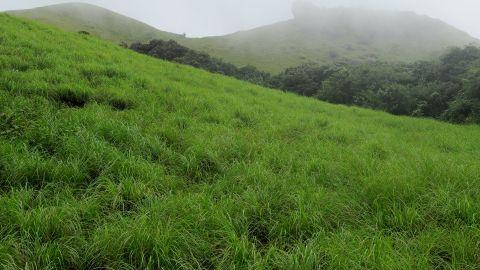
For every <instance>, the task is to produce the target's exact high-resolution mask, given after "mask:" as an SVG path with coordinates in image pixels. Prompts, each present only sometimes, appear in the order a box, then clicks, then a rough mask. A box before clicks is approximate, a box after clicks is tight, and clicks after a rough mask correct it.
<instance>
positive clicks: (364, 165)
mask: <svg viewBox="0 0 480 270" xmlns="http://www.w3.org/2000/svg"><path fill="white" fill-rule="evenodd" d="M478 138H480V128H479V127H478V126H454V125H450V124H445V123H439V122H435V121H431V120H422V119H411V118H407V117H394V116H391V115H388V114H385V113H380V112H374V111H369V110H363V109H358V108H348V107H343V106H334V105H329V104H326V103H322V102H319V101H316V100H313V99H308V98H302V97H298V96H295V95H291V94H285V93H282V92H280V91H276V90H271V89H264V88H260V87H257V86H254V85H250V84H247V83H243V82H240V81H236V80H233V79H230V78H226V77H222V76H217V75H212V74H209V73H206V72H203V71H199V70H195V69H193V68H189V67H186V66H180V65H175V64H171V63H167V62H162V61H159V60H156V59H153V58H149V57H146V56H142V55H138V54H136V53H134V52H131V51H129V50H125V49H122V48H120V47H119V46H117V45H115V44H110V43H106V42H103V41H100V40H97V39H95V38H93V37H89V36H82V35H78V34H73V33H63V32H59V31H57V30H55V29H52V28H49V27H46V26H43V25H38V24H36V23H31V22H28V21H23V20H20V19H16V18H13V17H10V16H8V15H0V268H1V269H18V268H23V269H105V268H108V269H160V268H163V269H215V268H217V269H272V268H273V269H323V268H325V269H359V268H368V269H434V268H435V269H441V268H447V269H476V268H478V267H479V265H480V246H479V242H480V230H479V229H480V223H479V219H478V218H479V213H480V200H479V199H480V198H479V194H480V185H479V184H480V183H479V181H480V160H479V159H478V157H479V155H480V141H479V140H478Z"/></svg>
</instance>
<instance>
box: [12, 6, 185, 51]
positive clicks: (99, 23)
mask: <svg viewBox="0 0 480 270" xmlns="http://www.w3.org/2000/svg"><path fill="white" fill-rule="evenodd" d="M9 13H11V14H13V15H16V16H21V17H26V18H30V19H34V20H38V21H41V22H44V23H48V24H52V25H55V26H57V27H60V28H62V29H64V30H68V31H73V32H78V31H87V32H89V33H91V34H92V35H95V36H97V37H100V38H103V39H106V40H110V41H113V42H116V43H120V42H126V43H128V44H130V43H133V42H146V41H149V40H152V39H165V40H169V39H177V38H180V35H176V34H172V33H168V32H164V31H160V30H158V29H156V28H154V27H152V26H150V25H147V24H145V23H142V22H139V21H137V20H135V19H132V18H129V17H127V16H124V15H121V14H118V13H115V12H113V11H110V10H108V9H104V8H101V7H99V6H95V5H90V4H86V3H65V4H57V5H51V6H45V7H39V8H34V9H26V10H16V11H9Z"/></svg>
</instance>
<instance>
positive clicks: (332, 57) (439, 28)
mask: <svg viewBox="0 0 480 270" xmlns="http://www.w3.org/2000/svg"><path fill="white" fill-rule="evenodd" d="M292 12H293V14H294V18H293V19H291V20H288V21H284V22H279V23H275V24H272V25H268V26H263V27H259V28H256V29H252V30H248V31H241V32H237V33H233V34H230V35H226V36H218V37H206V38H184V37H183V36H180V35H176V34H172V33H168V32H164V31H160V30H158V29H155V28H153V27H151V26H148V25H146V24H144V23H141V22H139V21H136V20H133V19H131V18H128V17H125V16H123V15H119V14H117V13H114V12H111V11H109V10H106V9H103V8H100V7H96V6H92V5H87V4H80V3H73V4H61V5H55V6H48V7H43V8H37V9H31V10H24V11H14V12H12V13H13V14H16V15H21V16H25V17H28V18H32V19H36V20H40V21H43V22H46V23H50V24H54V25H56V26H58V27H61V28H64V29H67V30H71V31H80V30H85V31H88V32H90V33H92V34H94V35H97V36H99V37H102V38H104V39H108V40H111V41H114V42H122V41H124V42H127V43H131V42H135V41H141V42H143V41H147V40H150V39H174V40H176V41H177V42H179V43H181V44H182V45H185V46H187V47H190V48H192V49H195V50H199V51H203V52H206V53H208V54H210V55H212V56H215V57H218V58H221V59H223V60H225V61H227V62H231V63H233V64H236V65H239V66H244V65H249V64H250V65H254V66H256V67H258V68H259V69H262V70H264V71H269V72H273V73H278V72H280V71H282V70H284V69H285V68H288V67H292V66H297V65H299V64H302V63H306V62H316V63H320V64H328V63H332V62H338V61H342V62H361V61H373V60H384V61H404V62H409V61H414V60H427V59H431V58H433V57H436V56H438V55H440V54H441V53H442V52H443V51H444V50H445V49H446V48H448V47H451V46H463V45H467V44H470V43H476V42H478V40H477V39H475V38H473V37H471V36H469V35H468V34H467V33H465V32H463V31H460V30H458V29H456V28H454V27H452V26H450V25H448V24H446V23H444V22H442V21H440V20H437V19H432V18H430V17H427V16H420V15H417V14H415V13H413V12H396V11H381V10H364V9H353V8H321V7H317V6H315V5H313V4H310V3H308V2H297V3H296V4H294V5H293V7H292Z"/></svg>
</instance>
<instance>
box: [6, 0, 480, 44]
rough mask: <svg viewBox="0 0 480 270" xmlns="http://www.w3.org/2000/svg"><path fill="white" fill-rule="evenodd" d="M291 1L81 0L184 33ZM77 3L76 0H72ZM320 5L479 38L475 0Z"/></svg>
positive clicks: (282, 13) (247, 21)
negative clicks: (437, 25) (438, 25)
mask: <svg viewBox="0 0 480 270" xmlns="http://www.w3.org/2000/svg"><path fill="white" fill-rule="evenodd" d="M293 1H294V0H135V1H131V0H84V1H81V2H86V3H91V4H96V5H99V6H102V7H105V8H108V9H111V10H114V11H116V12H119V13H122V14H124V15H127V16H130V17H133V18H135V19H138V20H140V21H143V22H145V23H148V24H150V25H153V26H155V27H157V28H159V29H161V30H165V31H169V32H175V33H186V34H187V35H188V36H195V37H199V36H211V35H222V34H227V33H231V32H235V31H238V30H245V29H250V28H254V27H256V26H261V25H266V24H270V23H273V22H277V21H281V20H286V19H289V18H291V17H292V14H291V11H290V6H291V3H292V2H293ZM64 2H71V1H64V0H0V10H12V9H24V8H32V7H38V6H44V5H50V4H58V3H64ZM77 2H78V0H77ZM311 2H314V3H316V4H317V5H319V6H325V7H335V6H344V7H350V6H353V7H363V8H374V9H390V10H409V11H415V12H417V13H419V14H424V15H428V16H431V17H434V18H438V19H441V20H443V21H445V22H447V23H449V24H451V25H453V26H455V27H457V28H459V29H461V30H464V31H466V32H468V33H470V34H471V35H473V36H475V37H477V38H480V16H479V15H478V14H479V12H480V1H478V0H312V1H311Z"/></svg>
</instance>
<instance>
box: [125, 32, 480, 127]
mask: <svg viewBox="0 0 480 270" xmlns="http://www.w3.org/2000/svg"><path fill="white" fill-rule="evenodd" d="M130 48H131V49H133V50H135V51H137V52H140V53H143V54H147V55H150V56H154V57H158V58H161V59H164V60H168V61H175V62H178V63H182V64H187V65H192V66H194V67H197V68H202V69H205V70H207V71H210V72H215V73H220V74H224V75H228V76H232V77H235V78H237V79H241V80H245V81H249V82H252V83H256V84H259V85H263V86H267V87H273V88H277V89H282V90H285V91H290V92H294V93H297V94H301V95H305V96H311V97H316V98H319V99H321V100H324V101H328V102H331V103H338V104H346V105H356V106H361V107H366V108H373V109H379V110H384V111H387V112H389V113H392V114H397V115H410V116H420V117H431V118H436V119H441V120H445V121H450V122H453V123H480V79H479V78H480V49H479V48H477V47H474V46H467V47H465V48H463V49H460V48H454V49H451V50H450V51H449V52H448V53H446V54H444V55H443V56H442V57H441V58H440V60H439V61H429V62H427V61H422V62H416V63H413V64H394V63H384V62H368V63H363V64H335V65H325V66H319V65H316V64H304V65H301V66H299V67H294V68H289V69H287V70H285V71H284V72H282V73H280V74H279V75H276V76H271V75H270V74H268V73H265V72H261V71H259V70H257V69H256V68H255V67H253V66H247V67H243V68H237V67H235V66H234V65H232V64H228V63H225V62H223V61H221V60H218V59H215V58H212V57H210V56H209V55H207V54H205V53H199V52H196V51H194V50H191V49H188V48H186V47H184V46H182V45H180V44H178V43H177V42H175V41H173V40H170V41H161V40H153V41H151V42H150V43H147V44H141V43H135V44H132V46H131V47H130Z"/></svg>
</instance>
